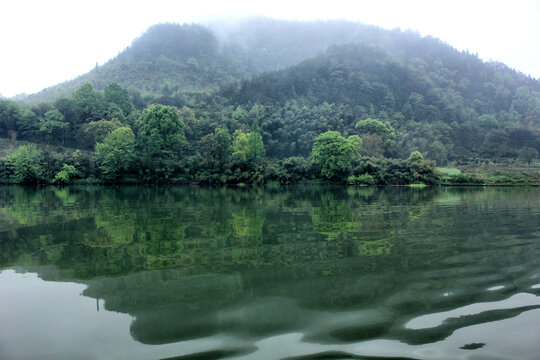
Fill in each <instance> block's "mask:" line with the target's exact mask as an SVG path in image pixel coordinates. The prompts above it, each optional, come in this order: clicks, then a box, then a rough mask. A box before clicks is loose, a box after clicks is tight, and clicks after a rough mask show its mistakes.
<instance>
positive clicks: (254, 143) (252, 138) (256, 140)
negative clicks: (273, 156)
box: [247, 120, 266, 166]
mask: <svg viewBox="0 0 540 360" xmlns="http://www.w3.org/2000/svg"><path fill="white" fill-rule="evenodd" d="M247 141H248V157H247V160H248V161H249V162H251V163H252V164H253V165H255V166H263V165H264V161H265V156H266V151H265V149H264V144H263V139H262V136H261V132H260V130H259V126H258V125H257V121H256V120H255V121H253V126H252V128H251V132H250V133H248V134H247Z"/></svg>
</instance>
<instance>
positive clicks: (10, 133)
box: [0, 99, 22, 137]
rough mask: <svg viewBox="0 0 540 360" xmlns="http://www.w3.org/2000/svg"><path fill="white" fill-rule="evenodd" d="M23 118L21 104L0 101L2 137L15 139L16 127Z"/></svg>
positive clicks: (0, 133)
mask: <svg viewBox="0 0 540 360" xmlns="http://www.w3.org/2000/svg"><path fill="white" fill-rule="evenodd" d="M21 116H22V115H21V107H20V105H19V104H17V103H16V102H15V101H12V100H6V99H0V136H1V137H14V136H15V126H16V124H17V122H18V121H19V119H20V118H21Z"/></svg>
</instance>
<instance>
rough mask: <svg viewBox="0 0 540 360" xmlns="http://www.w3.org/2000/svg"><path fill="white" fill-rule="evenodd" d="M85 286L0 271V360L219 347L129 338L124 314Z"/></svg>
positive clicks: (132, 355)
mask: <svg viewBox="0 0 540 360" xmlns="http://www.w3.org/2000/svg"><path fill="white" fill-rule="evenodd" d="M84 288H85V286H84V285H81V284H75V283H62V282H54V281H43V280H41V279H39V278H38V277H37V275H36V274H18V273H15V272H14V271H12V270H7V271H3V272H1V273H0V324H1V326H0V359H3V360H11V359H13V360H15V359H21V360H22V359H24V360H28V359H40V360H46V359H55V360H56V359H79V360H85V359H154V358H163V357H171V356H178V355H182V354H189V353H193V352H200V351H205V350H207V349H209V348H210V349H214V348H218V347H220V346H223V343H224V342H225V341H224V340H219V339H217V338H208V339H202V340H196V341H186V342H182V343H177V344H168V345H162V346H159V347H156V346H148V345H143V344H141V343H138V342H136V341H135V340H133V339H132V338H131V335H130V330H129V327H130V325H131V322H132V318H131V317H130V316H129V315H125V314H121V313H116V312H111V311H106V310H104V309H103V306H102V304H100V307H99V311H97V306H96V300H95V299H91V298H88V297H85V296H82V295H81V293H82V291H83V290H84Z"/></svg>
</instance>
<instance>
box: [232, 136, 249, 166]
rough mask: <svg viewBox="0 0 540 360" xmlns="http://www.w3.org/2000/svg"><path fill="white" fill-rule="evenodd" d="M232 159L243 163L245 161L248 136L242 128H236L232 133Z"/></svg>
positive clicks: (247, 151)
mask: <svg viewBox="0 0 540 360" xmlns="http://www.w3.org/2000/svg"><path fill="white" fill-rule="evenodd" d="M233 138H234V140H233V153H232V157H233V160H234V161H235V162H237V163H240V164H243V163H245V162H246V161H247V158H248V153H249V145H248V137H247V135H246V133H244V132H243V131H242V130H240V129H237V130H236V131H235V132H234V134H233Z"/></svg>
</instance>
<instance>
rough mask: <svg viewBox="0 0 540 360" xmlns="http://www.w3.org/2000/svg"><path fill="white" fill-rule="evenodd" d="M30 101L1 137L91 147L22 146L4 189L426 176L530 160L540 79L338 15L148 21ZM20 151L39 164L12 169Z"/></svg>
mask: <svg viewBox="0 0 540 360" xmlns="http://www.w3.org/2000/svg"><path fill="white" fill-rule="evenodd" d="M43 99H46V100H48V101H47V102H39V101H38V100H43ZM52 99H54V100H52ZM28 100H30V101H29V102H27V103H17V102H15V101H13V100H7V99H0V137H1V138H9V139H11V140H23V141H27V142H34V143H46V144H50V145H61V146H64V147H72V148H78V149H82V150H89V151H92V150H93V151H94V152H90V153H84V152H74V153H73V156H72V155H70V154H71V153H67V152H66V153H65V154H57V153H56V152H51V153H48V155H47V154H46V156H45V155H43V154H41V155H40V150H39V149H36V148H33V147H27V146H21V147H19V148H18V149H17V151H15V152H14V153H10V154H8V155H6V159H5V161H4V160H3V159H0V182H2V181H7V182H36V181H43V179H47V180H46V181H53V180H54V181H55V182H69V181H71V180H73V179H77V180H80V181H83V180H84V179H86V180H84V181H90V182H91V181H95V180H97V181H119V182H122V181H141V179H142V181H163V180H166V181H169V180H172V181H181V182H211V183H250V182H263V181H269V180H270V181H279V182H282V183H288V182H297V181H304V180H310V179H311V180H312V179H317V178H321V177H322V178H325V179H326V180H331V181H341V182H344V181H345V180H347V181H349V177H352V178H351V179H352V180H351V182H352V183H367V184H369V183H378V184H405V183H410V182H413V181H420V182H424V183H435V182H437V181H438V175H437V173H436V172H435V170H434V169H435V163H434V162H431V161H424V157H425V159H426V160H435V161H436V163H437V164H439V165H445V164H454V165H455V164H463V165H474V166H479V165H483V164H487V163H497V164H504V165H512V166H513V165H519V166H523V164H527V165H528V166H530V165H531V164H534V163H535V161H536V159H537V158H538V152H539V151H540V80H535V79H532V78H531V77H528V76H525V75H524V74H521V73H518V72H516V71H514V70H512V69H510V68H508V67H507V66H505V65H503V64H500V63H493V62H488V63H486V62H483V61H482V60H480V59H479V58H478V57H477V56H476V55H474V54H470V53H468V52H461V51H457V50H456V49H454V48H452V47H450V46H449V45H447V44H445V43H443V42H441V41H440V40H438V39H435V38H432V37H421V36H419V35H418V34H416V33H413V32H402V31H398V30H395V31H388V30H383V29H380V28H376V27H373V26H367V25H363V24H358V23H350V22H344V21H330V22H306V23H304V22H289V21H278V20H268V19H255V20H249V21H244V22H242V23H237V24H213V25H212V26H209V27H205V26H201V25H178V24H160V25H155V26H153V27H151V28H150V29H149V30H148V31H147V32H146V33H145V34H143V35H142V36H141V37H140V38H138V39H136V40H135V41H134V42H133V44H132V45H131V46H130V47H128V48H127V49H126V50H125V51H123V52H122V53H121V54H119V55H118V56H117V57H116V58H115V59H113V60H111V61H109V62H108V63H107V64H105V65H103V66H100V67H98V68H96V69H95V70H93V71H91V72H90V73H88V74H85V75H83V76H81V77H80V78H78V79H76V80H73V81H71V82H67V83H64V84H62V85H59V86H57V87H53V88H50V89H46V90H44V91H43V92H41V93H38V94H36V95H34V96H32V97H30V98H29V99H28ZM330 144H332V145H330ZM334 145H336V146H337V147H335V149H334V150H336V149H337V150H336V151H337V152H338V155H339V156H337V155H336V154H330V155H328V154H326V153H325V151H326V150H329V149H331V148H333V146H334ZM19 149H21V150H20V151H19ZM338 150H339V151H338ZM42 155H43V156H42ZM327 155H328V156H327ZM343 156H344V157H345V158H342V157H343ZM30 158H33V159H34V160H35V161H34V162H35V164H36V166H35V167H33V168H34V169H38V170H39V169H41V170H39V171H38V170H36V171H35V172H32V173H31V174H30V175H28V176H27V175H24V176H23V175H21V174H20V173H19V170H17V169H18V166H19V165H20V167H21V169H22V170H21V171H22V173H25V171H26V170H25V169H28V168H31V167H29V166H26V164H27V162H25V161H27V160H28V159H30ZM21 159H22V160H24V161H22V160H21ZM44 159H45V160H44ZM405 159H407V160H405ZM19 160H21V161H19ZM43 162H47V165H45V166H44V167H43V166H42V164H43ZM333 162H336V163H333ZM3 167H4V168H3ZM43 169H46V171H45V170H43ZM475 181H478V182H480V183H481V182H482V181H483V180H482V179H476V180H475ZM520 181H521V180H520ZM527 181H529V180H527ZM533 182H534V180H533Z"/></svg>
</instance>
